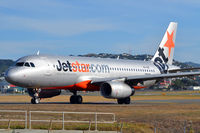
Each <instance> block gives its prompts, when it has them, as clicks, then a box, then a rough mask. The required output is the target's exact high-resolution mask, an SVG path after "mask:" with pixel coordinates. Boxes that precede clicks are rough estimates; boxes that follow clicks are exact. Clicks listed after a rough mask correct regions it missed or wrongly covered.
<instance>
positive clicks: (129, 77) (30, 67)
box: [5, 22, 200, 104]
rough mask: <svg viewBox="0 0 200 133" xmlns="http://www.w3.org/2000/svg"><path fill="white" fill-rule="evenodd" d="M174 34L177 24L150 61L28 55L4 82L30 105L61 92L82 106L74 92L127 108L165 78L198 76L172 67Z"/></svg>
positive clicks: (195, 73) (7, 75)
mask: <svg viewBox="0 0 200 133" xmlns="http://www.w3.org/2000/svg"><path fill="white" fill-rule="evenodd" d="M176 30H177V23H175V22H171V23H170V24H169V26H168V28H167V31H166V33H165V35H164V37H163V39H162V41H161V43H160V45H159V47H158V50H157V51H156V53H155V55H154V57H153V58H152V60H151V61H131V60H121V59H99V58H86V57H71V56H46V55H31V56H25V57H22V58H20V59H18V60H17V61H16V62H15V64H14V65H13V66H12V67H10V68H9V69H8V70H7V72H6V74H5V78H6V80H7V81H8V82H9V83H11V84H14V85H16V86H20V87H25V88H27V90H28V93H29V95H30V96H31V97H32V99H31V103H33V104H36V103H39V102H40V99H41V98H50V97H53V96H57V95H60V93H61V90H62V89H64V90H70V91H71V92H72V93H73V95H72V96H71V97H70V103H77V104H80V103H82V96H80V95H77V91H100V92H101V95H102V96H103V97H105V98H113V99H117V102H118V103H119V104H130V96H133V95H134V93H135V90H136V89H140V88H145V87H149V86H152V85H154V84H155V83H156V82H158V81H160V80H162V79H164V78H175V77H184V76H194V75H200V72H181V70H182V69H180V68H179V67H176V66H173V65H172V61H173V54H174V47H175V38H176ZM184 70H185V69H184Z"/></svg>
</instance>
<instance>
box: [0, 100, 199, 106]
mask: <svg viewBox="0 0 200 133" xmlns="http://www.w3.org/2000/svg"><path fill="white" fill-rule="evenodd" d="M166 103H177V104H194V103H195V104H200V99H181V100H179V99H176V100H173V99H170V100H134V101H131V104H130V106H134V105H138V104H166ZM0 104H22V105H23V104H31V103H30V102H0ZM39 104H71V103H69V102H41V103H39ZM82 104H83V105H84V104H86V105H87V104H88V105H92V104H94V105H111V106H112V105H113V106H116V105H118V104H117V102H83V103H82Z"/></svg>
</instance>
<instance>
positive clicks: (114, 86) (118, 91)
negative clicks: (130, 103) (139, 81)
mask: <svg viewBox="0 0 200 133" xmlns="http://www.w3.org/2000/svg"><path fill="white" fill-rule="evenodd" d="M100 91H101V95H102V96H103V97H105V98H116V99H121V98H126V97H130V96H132V95H134V93H135V90H134V89H133V88H131V87H130V86H129V85H127V84H125V83H123V82H117V81H110V82H105V83H103V84H102V85H101V87H100Z"/></svg>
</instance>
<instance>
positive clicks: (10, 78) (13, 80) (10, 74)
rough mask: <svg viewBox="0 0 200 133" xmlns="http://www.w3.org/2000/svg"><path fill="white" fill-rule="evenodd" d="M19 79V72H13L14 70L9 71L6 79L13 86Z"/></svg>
mask: <svg viewBox="0 0 200 133" xmlns="http://www.w3.org/2000/svg"><path fill="white" fill-rule="evenodd" d="M17 77H18V75H17V72H15V71H13V70H12V69H10V70H7V72H6V73H5V79H6V81H7V82H9V83H12V84H14V83H16V79H17Z"/></svg>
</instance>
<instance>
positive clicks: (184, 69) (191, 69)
mask: <svg viewBox="0 0 200 133" xmlns="http://www.w3.org/2000/svg"><path fill="white" fill-rule="evenodd" d="M193 70H200V67H195V68H180V69H172V70H169V73H175V72H181V71H193Z"/></svg>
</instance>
